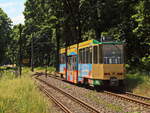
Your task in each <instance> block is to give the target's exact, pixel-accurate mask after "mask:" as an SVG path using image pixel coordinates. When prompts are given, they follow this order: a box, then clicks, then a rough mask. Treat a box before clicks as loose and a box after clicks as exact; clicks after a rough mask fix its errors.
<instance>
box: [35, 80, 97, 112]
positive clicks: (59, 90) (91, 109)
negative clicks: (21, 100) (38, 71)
mask: <svg viewBox="0 0 150 113" xmlns="http://www.w3.org/2000/svg"><path fill="white" fill-rule="evenodd" d="M36 80H38V81H39V82H40V84H41V83H42V84H45V85H46V86H48V87H50V88H53V89H55V90H57V91H58V92H60V93H61V94H63V95H65V96H66V97H68V98H69V99H71V100H72V101H73V102H76V103H77V104H78V105H80V106H82V108H84V110H86V111H87V113H88V112H89V113H100V111H99V110H97V109H96V108H94V107H93V106H90V105H88V104H87V103H85V102H84V101H82V100H80V99H78V98H76V97H74V96H72V95H70V94H69V93H66V92H64V91H63V90H61V89H59V88H57V87H55V86H53V85H51V84H49V83H47V82H45V81H43V80H41V79H39V78H36ZM41 89H44V88H42V87H41ZM44 91H45V89H44ZM45 92H46V94H48V91H45ZM48 95H49V94H48ZM55 100H56V99H55ZM76 109H78V108H76ZM82 112H83V111H82ZM67 113H69V112H67Z"/></svg>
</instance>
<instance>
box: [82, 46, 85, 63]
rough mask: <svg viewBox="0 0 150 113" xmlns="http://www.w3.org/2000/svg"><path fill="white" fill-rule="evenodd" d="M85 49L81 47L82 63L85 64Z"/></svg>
mask: <svg viewBox="0 0 150 113" xmlns="http://www.w3.org/2000/svg"><path fill="white" fill-rule="evenodd" d="M85 61H86V49H85V48H83V51H82V63H83V64H85V63H86V62H85Z"/></svg>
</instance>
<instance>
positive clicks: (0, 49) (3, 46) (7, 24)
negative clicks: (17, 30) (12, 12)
mask: <svg viewBox="0 0 150 113" xmlns="http://www.w3.org/2000/svg"><path fill="white" fill-rule="evenodd" d="M10 34H11V20H10V19H9V18H8V16H7V15H6V13H4V11H3V10H2V9H1V8H0V64H5V63H8V62H9V61H8V58H7V56H6V51H7V47H8V44H9V42H10V40H11V38H10Z"/></svg>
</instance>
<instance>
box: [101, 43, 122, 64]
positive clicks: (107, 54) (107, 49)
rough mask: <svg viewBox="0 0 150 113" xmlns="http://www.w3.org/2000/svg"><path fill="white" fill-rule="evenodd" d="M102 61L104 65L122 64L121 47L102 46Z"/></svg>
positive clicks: (114, 45) (113, 45)
mask: <svg viewBox="0 0 150 113" xmlns="http://www.w3.org/2000/svg"><path fill="white" fill-rule="evenodd" d="M103 61H104V64H123V63H124V56H123V45H116V44H107V45H103Z"/></svg>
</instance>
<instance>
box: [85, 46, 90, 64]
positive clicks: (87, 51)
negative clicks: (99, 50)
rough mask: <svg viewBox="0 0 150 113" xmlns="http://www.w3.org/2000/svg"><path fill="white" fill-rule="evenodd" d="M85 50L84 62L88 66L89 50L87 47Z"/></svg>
mask: <svg viewBox="0 0 150 113" xmlns="http://www.w3.org/2000/svg"><path fill="white" fill-rule="evenodd" d="M85 50H86V51H85V54H86V59H85V60H86V61H85V63H86V64H89V50H90V49H89V47H87V48H85Z"/></svg>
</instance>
